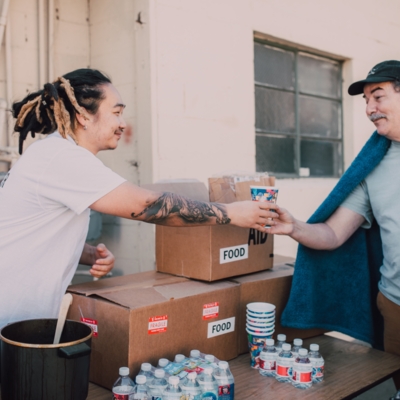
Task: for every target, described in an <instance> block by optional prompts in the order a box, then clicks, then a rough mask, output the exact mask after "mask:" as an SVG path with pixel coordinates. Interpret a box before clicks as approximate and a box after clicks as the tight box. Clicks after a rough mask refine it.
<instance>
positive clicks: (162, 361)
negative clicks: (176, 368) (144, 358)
mask: <svg viewBox="0 0 400 400" xmlns="http://www.w3.org/2000/svg"><path fill="white" fill-rule="evenodd" d="M168 364H169V360H167V359H166V358H160V359H159V360H158V365H159V366H160V367H162V368H164V367H166V366H167V365H168Z"/></svg>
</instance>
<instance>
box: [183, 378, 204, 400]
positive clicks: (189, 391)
mask: <svg viewBox="0 0 400 400" xmlns="http://www.w3.org/2000/svg"><path fill="white" fill-rule="evenodd" d="M196 378H197V373H196V372H190V373H189V374H188V376H187V379H185V382H183V383H182V384H181V389H182V393H183V394H184V395H185V397H184V399H185V400H186V399H188V400H201V387H200V385H199V382H197V380H196Z"/></svg>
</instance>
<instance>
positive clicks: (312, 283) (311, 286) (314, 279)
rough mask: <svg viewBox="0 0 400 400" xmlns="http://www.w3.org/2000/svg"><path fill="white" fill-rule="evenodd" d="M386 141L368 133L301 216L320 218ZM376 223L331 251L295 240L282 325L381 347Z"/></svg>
mask: <svg viewBox="0 0 400 400" xmlns="http://www.w3.org/2000/svg"><path fill="white" fill-rule="evenodd" d="M390 143H391V142H390V141H389V140H387V139H386V138H384V137H382V136H380V135H379V134H378V133H377V132H374V133H373V135H372V136H371V138H370V139H369V140H368V142H367V143H366V144H365V146H364V147H363V148H362V150H361V151H360V153H359V154H358V156H357V157H356V158H355V160H354V161H353V163H352V164H351V165H350V167H349V168H348V169H347V171H346V172H345V173H344V174H343V176H342V178H341V179H340V180H339V182H338V183H337V185H336V186H335V187H334V189H333V190H332V192H331V193H330V194H329V195H328V197H327V198H326V199H325V201H324V202H323V203H322V204H321V206H320V207H319V208H318V209H317V211H316V212H315V213H314V214H313V215H312V216H311V218H310V219H309V220H308V221H307V222H308V223H311V224H314V223H319V222H324V221H326V220H327V218H329V217H330V216H331V215H332V213H333V212H334V211H335V210H336V209H337V208H338V207H339V206H340V204H341V203H342V202H343V201H344V200H345V199H346V197H347V196H348V195H349V194H350V193H351V192H352V190H353V189H354V188H355V187H356V186H357V185H358V184H359V183H360V182H361V181H362V180H363V179H364V178H365V177H366V176H367V175H368V174H369V173H370V172H371V171H372V170H373V169H374V168H375V167H376V166H377V165H378V164H379V162H380V161H381V160H382V158H383V157H384V156H385V154H386V152H387V150H388V149H389V147H390ZM382 260H383V256H382V242H381V238H380V233H379V226H378V225H377V224H376V223H374V224H373V226H372V227H371V229H363V228H359V229H358V230H357V231H356V232H355V233H354V234H353V235H352V236H351V237H350V238H349V239H348V240H347V241H346V243H344V244H343V245H342V246H341V247H339V248H338V249H335V250H330V251H327V250H313V249H310V248H307V247H305V246H302V245H299V248H298V252H297V257H296V265H295V269H294V275H293V283H292V288H291V292H290V296H289V300H288V303H287V305H286V308H285V310H284V311H283V314H282V319H281V323H282V325H283V326H287V327H293V328H300V329H309V328H322V329H326V330H334V331H338V332H342V333H345V334H347V335H350V336H352V337H354V338H356V339H359V340H363V341H365V342H368V343H371V344H372V346H374V347H376V348H382V347H383V321H382V318H381V316H380V313H379V311H378V310H377V307H376V296H377V294H378V282H379V279H380V273H379V268H380V266H381V265H382Z"/></svg>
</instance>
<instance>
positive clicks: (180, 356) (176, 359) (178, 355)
mask: <svg viewBox="0 0 400 400" xmlns="http://www.w3.org/2000/svg"><path fill="white" fill-rule="evenodd" d="M184 359H185V356H184V355H183V354H177V355H176V356H175V362H177V363H181V362H182V361H183V360H184ZM178 379H179V378H178Z"/></svg>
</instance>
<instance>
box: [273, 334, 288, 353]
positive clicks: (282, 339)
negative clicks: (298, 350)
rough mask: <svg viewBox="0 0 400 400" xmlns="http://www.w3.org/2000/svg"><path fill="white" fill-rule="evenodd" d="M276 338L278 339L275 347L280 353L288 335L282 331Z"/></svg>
mask: <svg viewBox="0 0 400 400" xmlns="http://www.w3.org/2000/svg"><path fill="white" fill-rule="evenodd" d="M276 339H277V341H276V345H275V347H276V350H278V353H279V352H280V351H281V349H282V345H283V343H286V335H284V334H283V333H280V334H279V335H278V336H277V338H276Z"/></svg>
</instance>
